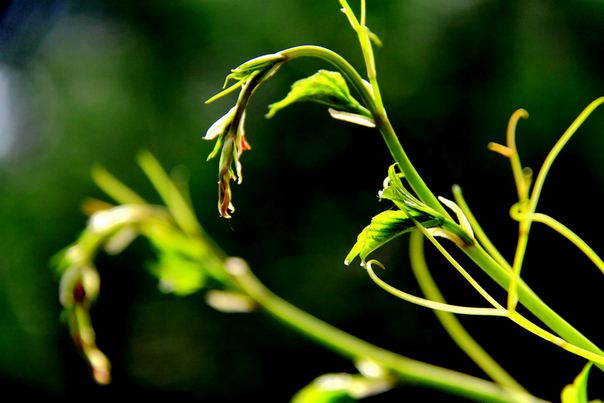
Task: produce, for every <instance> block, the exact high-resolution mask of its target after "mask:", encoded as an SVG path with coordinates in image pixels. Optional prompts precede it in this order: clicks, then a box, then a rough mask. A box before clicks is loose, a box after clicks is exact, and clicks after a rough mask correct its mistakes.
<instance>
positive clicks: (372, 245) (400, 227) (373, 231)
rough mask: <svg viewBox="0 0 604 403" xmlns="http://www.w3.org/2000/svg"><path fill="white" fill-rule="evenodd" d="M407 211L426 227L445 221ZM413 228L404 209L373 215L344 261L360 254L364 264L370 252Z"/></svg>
mask: <svg viewBox="0 0 604 403" xmlns="http://www.w3.org/2000/svg"><path fill="white" fill-rule="evenodd" d="M409 213H410V214H412V215H413V217H414V218H415V219H416V220H417V221H418V222H419V223H421V224H422V225H423V226H424V227H426V228H431V227H438V226H441V225H442V224H443V223H444V221H445V220H444V218H443V217H442V216H440V215H438V216H432V215H428V214H425V213H423V212H421V211H415V210H409ZM414 228H415V224H414V223H413V220H411V218H409V216H408V215H407V213H406V212H405V211H403V210H388V211H384V212H383V213H380V214H378V215H376V216H375V217H373V219H372V220H371V224H369V225H368V226H367V227H366V228H365V229H364V230H363V231H362V232H361V233H360V234H359V237H358V239H357V242H356V244H355V245H354V246H353V247H352V250H351V251H350V253H349V254H348V256H347V257H346V262H347V263H350V262H351V261H352V260H353V259H354V258H355V257H356V256H360V257H361V262H362V263H361V265H364V263H365V259H366V258H367V256H368V255H369V254H370V253H371V252H373V251H374V250H376V249H378V248H379V247H380V246H382V245H384V244H386V243H388V242H389V241H391V240H392V239H394V238H396V237H398V236H400V235H403V234H404V233H406V232H409V231H411V230H413V229H414Z"/></svg>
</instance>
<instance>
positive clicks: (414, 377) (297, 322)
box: [226, 258, 544, 403]
mask: <svg viewBox="0 0 604 403" xmlns="http://www.w3.org/2000/svg"><path fill="white" fill-rule="evenodd" d="M226 270H227V271H228V272H229V273H230V274H231V275H232V277H233V282H235V283H237V284H238V288H239V289H241V290H242V291H244V292H245V293H246V294H247V295H248V296H250V297H251V298H253V299H254V300H255V301H256V302H257V303H258V304H260V306H262V307H263V308H264V309H265V310H266V311H267V312H268V313H270V314H271V315H273V316H275V317H276V318H278V319H279V320H281V321H282V322H284V323H285V324H287V325H289V326H291V327H292V328H294V329H295V330H297V331H299V332H300V333H302V334H305V335H306V336H308V337H310V338H311V339H313V340H315V341H316V342H318V343H319V344H322V345H323V346H325V347H327V348H329V349H331V350H333V351H335V352H337V353H339V354H341V355H343V356H345V357H348V358H350V359H352V360H357V359H361V358H367V359H369V360H371V361H373V362H374V363H376V364H377V365H380V366H382V367H383V368H384V369H386V370H389V371H392V372H394V373H396V374H397V376H398V377H399V378H400V381H401V382H403V383H405V384H410V385H418V386H424V387H429V388H432V389H437V390H441V391H444V392H447V393H451V394H455V395H459V396H463V397H465V398H468V399H472V400H474V401H477V402H487V401H488V402H500V403H504V402H505V403H509V402H523V403H524V402H526V403H530V402H544V401H543V400H541V399H538V398H536V397H534V396H531V395H529V394H527V393H523V392H521V391H517V390H514V389H511V388H508V387H505V386H500V385H497V384H494V383H491V382H488V381H485V380H482V379H478V378H475V377H472V376H469V375H466V374H461V373H458V372H455V371H451V370H448V369H444V368H441V367H437V366H433V365H430V364H426V363H423V362H419V361H415V360H412V359H410V358H406V357H403V356H400V355H398V354H395V353H392V352H390V351H387V350H384V349H381V348H379V347H376V346H374V345H372V344H370V343H367V342H365V341H363V340H361V339H358V338H356V337H354V336H352V335H350V334H348V333H346V332H343V331H342V330H340V329H337V328H335V327H333V326H331V325H329V324H327V323H325V322H323V321H321V320H319V319H317V318H315V317H313V316H311V315H309V314H308V313H306V312H304V311H301V310H300V309H298V308H296V307H295V306H293V305H291V304H289V303H288V302H286V301H284V300H282V299H281V298H279V297H278V296H276V295H275V294H273V293H272V292H270V291H269V290H268V289H267V288H266V287H264V285H262V283H260V281H259V280H258V279H257V278H256V277H255V276H254V275H253V274H252V272H251V271H250V270H249V268H248V267H247V264H246V263H245V262H244V261H243V260H241V259H236V258H234V259H229V260H228V261H227V262H226Z"/></svg>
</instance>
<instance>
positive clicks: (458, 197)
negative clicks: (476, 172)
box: [452, 185, 512, 272]
mask: <svg viewBox="0 0 604 403" xmlns="http://www.w3.org/2000/svg"><path fill="white" fill-rule="evenodd" d="M452 192H453V197H454V198H455V202H456V203H457V204H458V205H459V207H461V210H462V211H463V213H464V215H465V216H466V218H467V219H468V221H469V222H470V225H471V226H472V230H473V231H474V236H475V237H476V239H477V240H478V242H480V243H481V245H482V246H483V247H484V248H485V250H486V251H487V252H488V253H489V255H491V256H492V257H493V259H495V261H496V262H497V263H498V264H499V265H500V266H501V267H502V268H504V269H506V270H508V271H510V272H511V271H512V266H510V264H509V263H508V262H507V260H505V258H504V257H503V255H502V254H501V253H500V252H499V250H497V248H496V247H495V245H493V243H492V242H491V240H490V239H489V237H488V236H487V234H486V233H485V232H484V230H483V229H482V227H481V226H480V224H479V223H478V220H476V217H474V214H473V213H472V210H470V207H469V206H468V203H467V202H466V200H465V199H464V197H463V193H462V191H461V188H460V187H459V186H458V185H453V188H452Z"/></svg>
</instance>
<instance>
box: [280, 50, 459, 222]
mask: <svg viewBox="0 0 604 403" xmlns="http://www.w3.org/2000/svg"><path fill="white" fill-rule="evenodd" d="M279 53H280V54H281V55H283V56H285V57H286V58H287V59H290V60H291V59H295V58H297V57H305V56H306V57H317V58H320V59H323V60H326V61H328V62H329V63H331V64H332V65H334V66H335V67H336V68H337V69H338V70H339V71H340V72H341V73H342V74H343V75H344V76H345V77H346V78H347V79H348V81H349V82H350V83H351V84H352V85H353V87H354V88H355V89H356V90H357V92H358V93H359V94H360V95H361V98H362V99H363V102H364V103H365V106H366V107H367V109H369V111H370V112H371V114H372V115H373V119H374V120H375V124H376V127H377V128H378V129H379V131H380V133H382V137H383V138H384V141H385V142H386V145H387V146H388V149H389V150H390V153H391V154H392V157H393V158H394V160H395V161H396V162H397V163H398V164H399V166H400V168H401V171H402V172H403V174H404V175H405V178H407V181H408V182H409V185H410V186H411V188H412V189H413V191H414V192H415V193H416V194H417V196H418V197H419V198H420V200H421V201H423V202H424V203H426V204H427V205H428V206H430V207H432V208H433V209H434V210H436V211H438V212H439V213H441V214H443V215H444V216H445V217H446V218H448V219H451V216H450V215H449V213H448V212H447V211H446V210H445V209H444V207H443V206H442V205H441V204H440V202H439V201H438V199H437V198H436V197H435V196H434V194H433V193H432V191H430V189H429V188H428V186H427V185H426V183H425V182H424V181H423V179H422V178H421V177H420V176H419V173H418V172H417V171H416V170H415V168H414V167H413V164H411V161H410V160H409V157H408V156H407V154H406V153H405V150H403V147H402V146H401V143H400V142H399V140H398V137H397V136H396V133H395V132H394V129H393V127H392V124H391V123H390V121H389V120H388V116H387V115H386V112H385V111H384V109H383V107H382V108H380V107H379V106H378V105H377V104H376V101H375V96H374V94H373V93H372V90H371V89H370V88H369V87H368V86H367V84H366V82H365V81H363V79H362V78H361V76H360V75H359V73H358V72H357V71H356V70H355V69H354V67H352V66H351V65H350V63H348V62H347V61H346V60H345V59H344V58H343V57H342V56H340V55H338V54H337V53H335V52H333V51H331V50H329V49H327V48H323V47H320V46H297V47H294V48H290V49H285V50H282V51H281V52H279Z"/></svg>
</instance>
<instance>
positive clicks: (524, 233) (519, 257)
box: [508, 97, 604, 306]
mask: <svg viewBox="0 0 604 403" xmlns="http://www.w3.org/2000/svg"><path fill="white" fill-rule="evenodd" d="M602 103H604V97H600V98H598V99H596V100H595V101H593V102H592V103H590V104H589V105H588V106H587V108H585V109H584V110H583V112H581V114H580V115H579V116H578V117H577V118H576V119H575V121H574V122H573V123H572V124H571V125H570V126H569V128H568V129H566V131H565V132H564V134H563V135H562V137H560V139H559V140H558V142H557V143H556V144H555V145H554V147H553V148H552V150H551V151H550V152H549V154H548V155H547V157H546V158H545V161H544V162H543V166H542V167H541V169H540V170H539V174H538V175H537V179H536V180H535V185H534V187H533V191H532V193H531V197H530V199H529V200H528V206H527V207H526V210H525V211H523V212H524V213H526V214H527V219H523V220H521V221H520V224H519V226H520V228H519V235H518V245H517V247H516V255H515V256H514V264H513V267H514V273H515V274H516V278H519V276H520V269H521V266H522V261H523V260H524V256H525V254H526V248H527V244H528V236H529V232H530V229H531V221H530V219H528V217H530V216H531V215H532V214H534V213H535V210H536V209H537V203H538V202H539V196H540V195H541V190H542V188H543V184H544V183H545V178H546V177H547V174H548V172H549V169H550V168H551V166H552V164H553V163H554V160H555V159H556V157H557V156H558V154H559V153H560V151H561V150H562V148H563V147H564V146H565V145H566V143H567V142H568V140H570V138H571V137H572V136H573V134H575V132H576V131H577V129H578V128H579V127H580V126H581V124H583V122H584V121H585V119H587V117H588V116H589V115H590V114H591V113H592V112H593V111H594V109H596V108H597V107H598V106H600V105H601V104H602ZM521 201H522V200H521ZM508 291H509V294H508V301H509V302H508V306H509V304H510V303H513V302H514V301H515V300H516V281H513V282H512V283H511V285H510V288H509V290H508Z"/></svg>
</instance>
